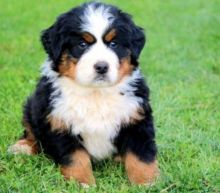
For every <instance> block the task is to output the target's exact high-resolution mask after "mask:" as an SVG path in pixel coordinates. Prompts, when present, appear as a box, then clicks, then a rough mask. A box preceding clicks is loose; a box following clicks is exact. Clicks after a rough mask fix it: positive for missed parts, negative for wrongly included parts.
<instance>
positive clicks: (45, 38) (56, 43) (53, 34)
mask: <svg viewBox="0 0 220 193" xmlns="http://www.w3.org/2000/svg"><path fill="white" fill-rule="evenodd" d="M41 42H42V44H43V47H44V49H45V51H46V52H47V54H48V56H49V58H50V59H51V60H52V61H53V62H54V65H56V64H57V63H58V62H59V59H60V56H61V53H62V45H63V44H62V40H61V37H60V35H59V34H58V33H57V30H56V29H55V26H51V27H50V28H48V29H46V30H44V31H43V32H42V35H41Z"/></svg>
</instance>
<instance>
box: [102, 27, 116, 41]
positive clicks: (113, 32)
mask: <svg viewBox="0 0 220 193" xmlns="http://www.w3.org/2000/svg"><path fill="white" fill-rule="evenodd" d="M115 36H116V29H112V30H111V31H110V32H108V33H107V34H106V35H105V37H104V39H105V41H107V42H110V41H112V40H113V38H114V37H115Z"/></svg>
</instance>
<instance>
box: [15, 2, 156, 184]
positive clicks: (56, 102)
mask: <svg viewBox="0 0 220 193" xmlns="http://www.w3.org/2000/svg"><path fill="white" fill-rule="evenodd" d="M42 44H43V46H44V48H45V51H46V52H47V54H48V59H47V61H46V62H45V63H44V65H43V68H42V77H41V79H40V80H39V83H38V85H37V87H36V90H35V92H34V93H33V95H32V96H30V97H29V98H28V100H27V102H26V104H25V107H24V117H23V122H24V127H25V132H24V136H23V138H22V140H24V139H26V140H27V141H31V142H32V143H31V144H34V147H35V149H38V152H39V151H40V150H43V151H44V152H45V153H46V154H48V155H49V156H51V157H52V158H53V159H54V161H55V162H56V163H58V164H60V165H61V167H62V168H61V171H62V173H63V174H64V176H65V177H66V178H68V179H69V177H67V175H68V176H70V178H71V176H72V177H73V178H74V179H77V180H78V181H80V182H81V183H87V184H88V183H89V179H88V178H86V180H80V179H85V176H84V175H83V174H82V173H81V172H79V171H82V170H83V169H82V168H83V167H82V164H85V163H86V164H89V165H90V163H89V161H88V159H89V157H91V158H94V159H97V160H100V159H104V158H107V157H110V156H111V155H113V154H118V155H120V156H121V157H122V160H124V161H125V164H126V168H128V169H127V170H129V168H131V167H130V166H132V170H134V168H133V165H132V164H131V163H130V161H129V160H135V162H137V163H139V162H140V166H141V167H142V168H148V169H147V170H146V171H153V172H152V174H149V175H150V176H148V175H146V174H144V173H143V175H142V174H139V175H140V176H143V177H141V179H140V180H136V181H135V180H133V182H134V183H142V182H143V183H148V182H149V181H151V180H152V179H153V176H156V174H157V171H156V170H157V169H156V168H157V167H156V165H155V163H156V161H155V157H156V145H155V141H154V137H155V134H154V126H153V117H152V111H151V107H150V104H149V99H148V97H149V89H148V87H147V86H146V84H145V81H144V79H143V76H142V75H141V72H140V70H139V68H138V58H139V55H140V53H141V50H142V48H143V47H144V44H145V35H144V33H143V30H142V29H141V28H140V27H138V26H136V25H135V24H134V22H133V21H132V20H131V17H130V16H129V15H128V14H126V13H124V12H122V11H121V10H119V9H118V8H116V7H114V6H111V5H107V4H103V3H96V2H91V3H86V4H83V5H82V6H79V7H76V8H74V9H72V10H70V11H68V12H67V13H64V14H62V15H61V16H60V17H58V19H57V21H56V22H55V23H54V24H53V25H52V26H51V27H50V28H48V29H47V30H45V31H43V33H42ZM34 142H36V144H35V143H34ZM27 144H29V143H27ZM27 144H26V146H27ZM19 145H20V146H21V143H16V153H17V152H18V146H19ZM36 146H37V148H36ZM40 147H41V148H40ZM11 150H12V151H13V148H11ZM29 152H31V151H30V150H29ZM76 152H77V153H76ZM128 155H129V157H128ZM80 156H81V158H80V159H79V157H80ZM131 157H132V159H131ZM128 158H129V159H128ZM82 159H84V161H82V164H81V165H80V164H79V166H78V165H74V166H73V164H74V163H73V160H82ZM85 160H86V161H85ZM138 160H139V161H138ZM89 165H87V166H88V167H86V168H87V170H86V171H85V170H84V172H85V175H86V174H89V175H90V177H91V179H92V182H93V183H94V177H93V176H91V175H92V172H91V170H90V168H91V167H90V166H89ZM135 165H136V164H135ZM127 166H128V167H127ZM145 166H146V167H145ZM151 166H153V168H155V169H152V167H151ZM81 167H82V168H81ZM137 167H138V164H137ZM136 169H137V171H139V170H140V168H139V170H138V168H136ZM76 170H77V172H76ZM70 171H72V172H70ZM78 172H79V173H80V177H79V175H78V174H77V176H76V173H78ZM127 172H128V175H130V177H129V179H139V178H137V176H133V175H134V172H133V171H127ZM143 172H144V171H143ZM131 175H132V177H131ZM82 176H83V177H82ZM148 177H149V179H150V180H149V179H147V178H148ZM131 181H132V180H131Z"/></svg>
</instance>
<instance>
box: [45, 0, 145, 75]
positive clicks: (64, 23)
mask: <svg viewBox="0 0 220 193" xmlns="http://www.w3.org/2000/svg"><path fill="white" fill-rule="evenodd" d="M88 5H89V3H86V4H83V5H82V6H80V7H76V8H74V9H71V10H70V11H68V12H67V13H64V14H62V15H61V16H60V17H58V18H57V21H56V22H55V24H54V25H52V26H51V27H50V28H48V29H46V30H44V31H43V32H42V36H41V41H42V44H43V46H44V49H45V51H46V52H47V53H48V55H49V57H50V59H51V60H52V61H53V62H54V66H53V68H54V70H56V71H57V70H58V65H59V62H60V58H61V55H62V53H63V52H65V51H67V52H68V53H69V54H70V55H71V56H73V57H74V58H80V56H81V55H82V54H83V53H84V52H85V51H86V50H80V49H79V48H78V44H79V43H80V41H81V39H82V38H81V34H82V31H81V27H80V26H81V25H82V20H81V18H80V16H82V15H83V13H84V12H83V11H84V9H85V8H86V7H87V6H88ZM95 5H96V7H99V6H101V5H105V6H106V7H108V8H110V12H111V13H112V15H113V16H114V17H115V18H117V19H116V20H115V21H114V22H113V24H112V26H111V28H115V29H116V30H117V36H116V38H115V39H114V41H116V42H117V43H118V47H117V48H116V49H114V51H115V52H116V53H117V55H118V57H119V58H120V59H121V58H123V57H126V56H128V55H129V54H130V52H131V59H132V62H133V63H132V64H134V65H136V66H137V65H138V62H137V59H138V57H139V55H140V53H141V50H142V48H143V47H144V45H145V35H144V32H143V29H142V28H140V27H138V26H136V25H135V24H134V22H133V21H132V20H131V16H130V15H128V14H126V13H124V12H122V11H121V10H119V9H118V8H116V7H113V6H111V5H106V4H103V3H95ZM107 32H108V31H106V33H107ZM106 44H108V43H107V42H106Z"/></svg>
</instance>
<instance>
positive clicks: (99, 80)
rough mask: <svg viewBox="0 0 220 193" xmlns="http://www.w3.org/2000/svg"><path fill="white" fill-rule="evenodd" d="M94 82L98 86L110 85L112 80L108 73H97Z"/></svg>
mask: <svg viewBox="0 0 220 193" xmlns="http://www.w3.org/2000/svg"><path fill="white" fill-rule="evenodd" d="M93 84H94V85H96V86H110V80H109V78H108V77H107V76H106V75H97V76H96V77H95V78H94V81H93Z"/></svg>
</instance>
